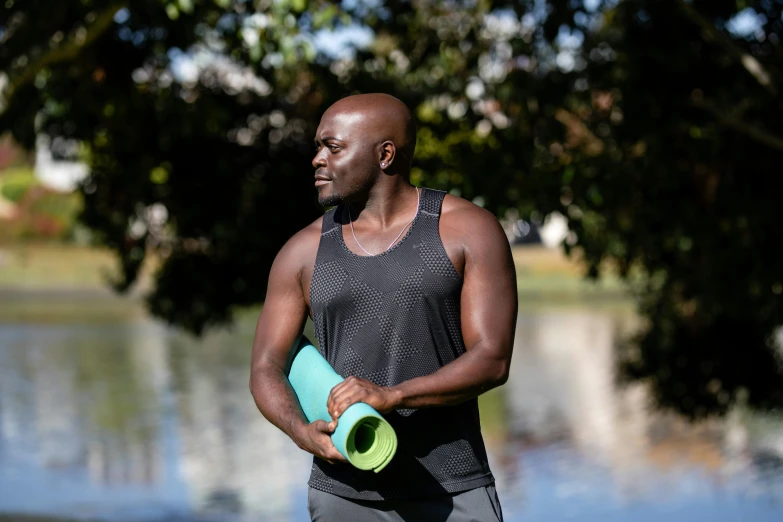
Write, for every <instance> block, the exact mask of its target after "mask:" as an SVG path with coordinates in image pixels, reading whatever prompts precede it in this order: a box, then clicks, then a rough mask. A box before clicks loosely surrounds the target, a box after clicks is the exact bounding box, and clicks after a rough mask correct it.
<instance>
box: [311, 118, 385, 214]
mask: <svg viewBox="0 0 783 522" xmlns="http://www.w3.org/2000/svg"><path fill="white" fill-rule="evenodd" d="M367 120H368V118H367V117H366V116H365V115H363V114H361V113H359V112H347V111H340V110H339V109H338V110H333V109H330V110H328V111H326V113H325V114H324V115H323V117H322V118H321V124H320V125H319V126H318V130H317V131H316V133H315V145H316V154H315V157H314V158H313V167H315V187H316V190H317V191H318V202H319V203H320V204H321V205H323V206H332V205H337V204H340V203H343V202H345V201H350V200H351V199H354V198H355V197H356V196H357V195H358V194H361V193H362V192H364V191H365V190H366V189H368V188H369V186H370V185H371V184H372V181H373V179H374V175H376V174H377V172H378V170H377V166H376V163H377V162H378V158H376V157H375V155H376V154H375V151H374V144H373V138H372V133H371V132H370V131H371V129H370V128H369V124H368V122H367Z"/></svg>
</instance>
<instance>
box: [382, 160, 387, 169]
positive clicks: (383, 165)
mask: <svg viewBox="0 0 783 522" xmlns="http://www.w3.org/2000/svg"><path fill="white" fill-rule="evenodd" d="M381 167H382V168H384V169H385V168H386V162H385V161H382V162H381Z"/></svg>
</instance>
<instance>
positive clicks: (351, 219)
mask: <svg viewBox="0 0 783 522" xmlns="http://www.w3.org/2000/svg"><path fill="white" fill-rule="evenodd" d="M420 202H421V194H420V193H419V187H416V213H415V214H414V215H413V219H411V220H410V221H409V222H408V224H407V225H405V226H404V227H402V230H400V233H399V234H397V237H395V238H394V240H393V241H392V242H391V243H390V244H389V246H387V247H386V250H384V251H383V252H386V251H387V250H389V249H390V248H391V247H393V246H394V243H396V242H397V240H398V239H400V236H401V235H402V233H403V232H405V229H407V228H408V227H409V226H410V225H411V223H413V222H414V220H415V219H416V216H418V215H419V203H420ZM348 222H349V223H350V224H351V234H352V235H353V240H354V241H356V244H357V245H359V248H361V249H362V250H363V251H364V253H365V254H367V255H368V256H377V255H378V254H382V253H383V252H378V254H372V253H370V252H368V251H367V249H365V248H364V247H363V246H362V244H361V243H359V240H358V239H356V233H355V232H354V231H353V218H351V205H348Z"/></svg>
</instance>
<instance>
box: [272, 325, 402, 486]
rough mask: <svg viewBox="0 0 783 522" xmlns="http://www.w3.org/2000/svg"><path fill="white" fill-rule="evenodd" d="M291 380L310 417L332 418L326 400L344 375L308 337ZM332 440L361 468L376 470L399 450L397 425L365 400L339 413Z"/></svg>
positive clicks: (297, 359) (313, 419)
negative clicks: (395, 426) (394, 425)
mask: <svg viewBox="0 0 783 522" xmlns="http://www.w3.org/2000/svg"><path fill="white" fill-rule="evenodd" d="M288 380H289V381H290V382H291V386H292V387H293V388H294V392H296V397H297V399H298V400H299V404H300V405H301V406H302V411H304V414H305V416H306V417H307V420H308V421H310V422H314V421H316V420H318V419H322V420H325V421H326V422H330V421H331V420H332V416H331V415H329V412H328V411H327V409H326V401H327V399H328V398H329V392H330V391H331V390H332V388H334V387H335V386H336V385H337V384H339V383H341V382H342V381H343V378H342V377H340V375H339V374H338V373H337V372H335V371H334V369H332V367H331V366H329V363H328V362H327V361H326V359H324V358H323V356H322V355H321V354H320V353H319V352H318V350H317V349H316V348H315V346H313V345H312V344H310V342H309V341H307V339H305V338H303V339H302V343H301V344H300V349H299V352H298V353H297V354H296V356H294V361H293V363H291V371H290V372H289V373H288ZM332 442H333V443H334V447H335V448H337V451H339V452H340V453H342V455H343V456H344V457H345V458H346V459H347V460H348V462H350V463H351V464H353V465H354V466H356V467H357V468H359V469H362V470H373V471H374V472H376V473H378V472H379V471H381V470H382V469H383V468H384V467H386V465H387V464H388V463H389V462H390V461H391V459H392V457H393V456H394V453H395V452H396V451H397V434H396V433H394V429H393V428H392V427H391V425H390V424H389V423H388V422H387V421H386V420H385V419H384V418H383V417H382V416H381V414H380V413H378V412H377V411H375V408H373V407H371V406H369V405H368V404H365V403H363V402H358V403H356V404H353V405H351V406H349V407H348V409H347V410H345V412H343V414H342V415H340V417H339V418H338V419H337V428H336V429H335V430H334V433H332Z"/></svg>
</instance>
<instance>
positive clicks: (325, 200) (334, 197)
mask: <svg viewBox="0 0 783 522" xmlns="http://www.w3.org/2000/svg"><path fill="white" fill-rule="evenodd" d="M343 201H344V200H343V197H342V196H341V195H340V194H329V195H328V196H324V197H321V196H318V204H319V205H321V206H322V207H334V206H337V205H340V204H341V203H343Z"/></svg>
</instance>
